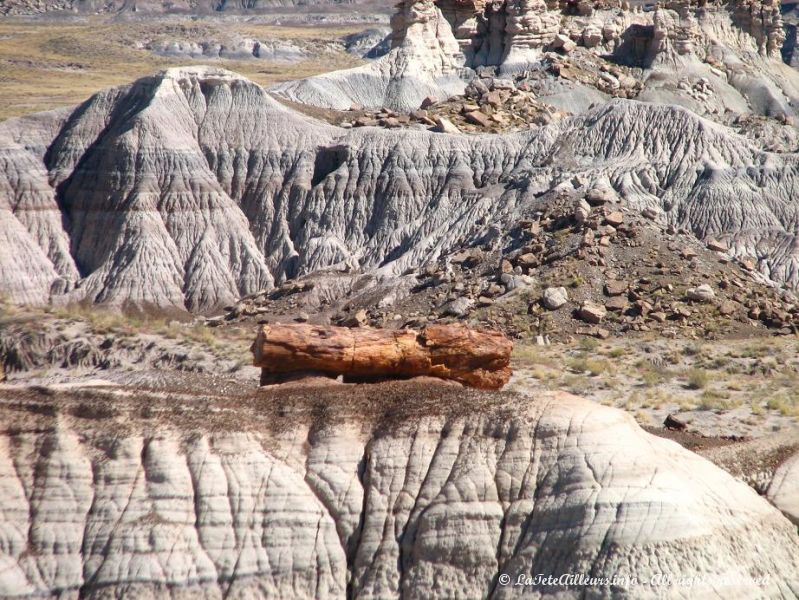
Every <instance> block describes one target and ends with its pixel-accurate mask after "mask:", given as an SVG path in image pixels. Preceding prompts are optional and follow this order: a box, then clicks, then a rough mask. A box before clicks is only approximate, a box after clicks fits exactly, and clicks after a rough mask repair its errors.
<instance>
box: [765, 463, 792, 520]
mask: <svg viewBox="0 0 799 600" xmlns="http://www.w3.org/2000/svg"><path fill="white" fill-rule="evenodd" d="M766 497H767V498H768V499H769V500H770V501H771V503H772V504H774V506H776V507H777V508H779V509H780V510H781V511H782V512H783V513H785V515H786V516H787V517H788V518H789V519H791V521H793V522H794V523H795V524H796V525H797V526H799V452H797V453H795V454H794V455H793V456H792V457H791V458H789V459H788V460H786V461H785V462H784V463H783V464H782V465H780V467H779V468H778V469H777V471H776V472H775V473H774V477H773V479H772V480H771V483H770V485H769V487H768V490H766Z"/></svg>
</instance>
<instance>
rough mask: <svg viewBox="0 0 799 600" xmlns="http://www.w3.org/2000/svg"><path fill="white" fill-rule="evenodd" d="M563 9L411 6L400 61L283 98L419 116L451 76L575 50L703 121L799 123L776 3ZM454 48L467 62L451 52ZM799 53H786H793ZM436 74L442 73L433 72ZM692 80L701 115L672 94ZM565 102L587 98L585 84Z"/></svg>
mask: <svg viewBox="0 0 799 600" xmlns="http://www.w3.org/2000/svg"><path fill="white" fill-rule="evenodd" d="M560 4H561V5H559V4H558V3H557V2H554V3H549V4H548V3H545V2H544V1H543V0H508V1H505V2H501V1H494V2H453V1H451V0H438V2H434V1H433V0H406V1H405V2H403V3H402V4H400V5H399V8H398V10H399V12H398V13H397V16H396V18H395V19H394V22H393V30H394V39H395V48H394V50H393V52H392V53H390V54H389V55H387V56H385V57H383V58H382V59H381V60H380V61H378V62H377V63H375V64H372V65H368V66H365V67H360V68H358V69H351V70H346V71H339V72H335V73H332V74H324V75H319V76H314V77H310V78H308V79H304V80H301V81H298V82H290V83H287V84H281V85H279V86H277V87H276V88H275V92H276V93H278V94H282V95H284V96H286V97H287V98H289V99H291V100H294V101H297V102H304V103H308V104H316V105H321V106H327V107H331V108H339V109H346V108H348V107H349V106H350V105H351V104H352V103H353V102H355V103H357V104H361V105H364V106H367V107H370V108H377V107H380V106H387V107H389V108H392V109H396V110H414V109H416V108H418V106H419V102H420V101H421V100H422V99H423V98H424V97H425V96H428V95H433V96H437V97H439V98H441V97H448V96H450V95H451V94H454V93H459V92H460V90H462V89H463V87H462V85H459V83H458V81H459V80H458V78H457V77H454V78H453V76H454V75H457V74H460V78H461V80H466V81H468V80H469V79H471V78H473V77H474V70H473V69H479V67H483V66H491V67H496V68H498V70H499V71H500V72H501V73H503V74H505V75H512V74H517V73H523V72H525V71H526V70H529V69H533V70H536V69H539V70H540V69H542V68H545V67H546V64H545V61H544V62H542V59H543V58H544V56H543V55H544V53H545V51H547V50H550V51H551V50H558V51H565V52H567V53H568V52H571V50H572V49H573V48H574V47H576V46H578V45H579V46H583V47H585V48H587V49H590V50H591V51H592V52H594V53H595V54H596V55H597V56H599V57H602V56H607V55H613V57H614V61H615V62H620V63H622V64H632V65H636V66H639V67H643V68H644V69H645V71H644V72H643V80H644V83H645V87H647V88H650V89H648V90H645V93H644V94H642V96H641V98H642V99H646V100H649V101H666V102H675V101H676V102H677V103H680V104H684V105H686V106H688V108H691V109H692V110H697V111H698V112H700V113H702V114H705V113H707V114H712V113H716V112H718V113H719V114H721V113H723V112H724V111H725V110H731V111H733V112H746V111H748V110H753V111H754V112H755V113H758V114H767V115H776V114H785V115H794V114H795V111H794V110H793V108H792V102H785V101H784V98H781V94H784V95H787V96H788V97H789V98H794V97H795V95H796V92H797V88H799V77H797V75H796V73H795V72H792V71H790V70H788V69H786V68H785V65H784V64H782V61H781V55H782V53H784V52H786V49H785V48H783V45H784V43H785V41H786V34H785V32H784V30H783V20H782V16H781V14H780V3H779V0H765V1H760V0H752V1H750V0H736V1H734V2H729V3H721V2H709V3H706V2H701V3H698V2H695V1H693V0H673V1H670V2H665V3H658V5H657V7H656V9H655V10H654V11H653V12H648V13H642V12H640V11H635V10H619V8H618V7H614V6H613V5H612V4H607V3H587V2H580V3H577V2H563V3H560ZM628 9H629V7H628ZM416 14H420V15H421V14H423V15H426V16H425V17H424V21H425V22H427V23H430V24H431V25H430V26H428V27H426V28H424V29H421V28H419V27H412V26H411V25H412V24H414V23H417V22H418V21H417V20H415V19H413V18H411V19H409V18H408V15H416ZM794 43H795V41H792V42H791V44H794ZM417 44H422V45H424V46H429V47H431V48H436V49H437V51H436V55H439V54H440V55H441V56H445V57H446V59H445V60H444V61H443V63H442V61H441V60H433V61H432V62H431V61H430V60H428V57H429V56H430V55H429V53H427V54H421V53H418V52H416V51H415V47H416V45H417ZM455 47H459V48H460V53H455V52H453V49H454V48H455ZM441 49H448V50H443V52H441V51H439V50H441ZM791 53H792V49H791V48H788V49H787V53H786V54H787V55H790V54H791ZM442 64H445V65H446V68H442V67H441V65H442ZM430 65H435V67H436V69H437V70H436V71H431V70H430ZM711 66H712V67H713V69H715V70H711V68H710V67H711ZM417 71H418V72H421V73H425V78H424V80H423V81H417V80H416V79H415V78H413V77H408V76H406V74H407V73H414V72H417ZM366 78H368V79H369V80H370V81H371V83H372V86H373V89H371V90H370V91H369V93H363V92H361V93H358V94H354V93H353V89H354V87H357V85H358V82H364V81H366ZM686 78H688V79H701V78H708V79H710V80H711V83H712V87H713V91H714V92H715V93H716V95H717V97H716V98H714V99H713V101H712V102H709V103H706V104H707V106H705V107H704V109H702V105H701V103H698V104H694V103H691V102H690V101H686V99H685V98H684V96H685V94H681V93H674V90H673V87H674V86H676V85H677V84H678V82H679V81H680V80H682V79H686ZM647 80H649V81H648V85H646V84H647ZM375 86H376V87H375ZM568 93H572V94H577V95H580V96H585V95H586V94H590V92H587V91H586V90H584V89H582V87H581V86H573V87H572V88H571V89H570V90H569V92H568ZM555 95H556V96H557V94H555ZM588 97H592V98H593V99H591V100H590V101H589V100H586V101H585V102H583V103H582V104H585V105H588V104H591V102H595V101H596V99H597V98H596V94H595V93H594V94H592V95H590V96H588ZM588 97H587V98H588ZM764 98H765V100H764ZM579 104H581V103H574V105H575V106H578V105H579Z"/></svg>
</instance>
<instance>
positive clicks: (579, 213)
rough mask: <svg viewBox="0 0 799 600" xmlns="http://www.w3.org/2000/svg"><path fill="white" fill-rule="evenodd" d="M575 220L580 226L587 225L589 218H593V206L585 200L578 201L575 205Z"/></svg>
mask: <svg viewBox="0 0 799 600" xmlns="http://www.w3.org/2000/svg"><path fill="white" fill-rule="evenodd" d="M573 216H574V220H575V221H577V223H579V224H580V225H582V224H583V223H585V222H586V221H587V220H588V217H589V216H591V205H590V204H588V202H586V201H585V200H582V199H581V200H578V201H577V202H575V204H574V215H573Z"/></svg>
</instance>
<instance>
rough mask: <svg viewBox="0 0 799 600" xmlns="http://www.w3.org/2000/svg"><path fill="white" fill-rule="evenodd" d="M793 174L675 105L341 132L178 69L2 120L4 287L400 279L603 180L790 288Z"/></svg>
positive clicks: (160, 290)
mask: <svg viewBox="0 0 799 600" xmlns="http://www.w3.org/2000/svg"><path fill="white" fill-rule="evenodd" d="M575 175H579V177H578V178H575ZM796 179H797V155H795V154H772V153H767V152H763V151H761V150H758V149H757V148H755V147H754V146H753V145H752V143H750V142H749V141H747V140H746V139H745V138H743V137H741V136H738V135H736V134H735V133H734V132H732V131H731V130H730V129H727V128H725V127H723V126H720V125H717V124H715V123H713V122H711V121H707V120H704V119H702V118H700V117H698V116H696V115H695V114H693V113H691V112H690V111H688V110H686V109H683V108H680V107H676V106H669V105H656V104H646V103H640V102H635V101H627V100H613V101H610V102H609V103H607V104H605V105H604V106H601V107H599V108H595V109H593V110H592V111H590V112H588V113H585V114H583V115H580V116H575V117H573V118H570V119H565V120H563V121H561V122H558V123H554V124H551V125H548V126H544V127H539V128H536V129H533V130H531V131H529V132H523V133H517V134H511V135H503V136H466V135H445V134H436V133H432V132H427V131H409V130H392V131H387V130H379V129H375V128H369V127H364V128H359V129H354V130H344V129H341V128H337V127H333V126H330V125H326V124H324V123H321V122H319V121H315V120H312V119H310V118H308V117H305V116H302V115H299V114H297V113H295V112H293V111H291V110H289V109H287V108H284V107H282V106H281V105H279V104H278V103H277V102H276V101H274V100H273V99H271V98H270V97H269V96H268V95H267V94H266V92H264V91H263V90H262V89H261V88H259V87H258V86H257V85H255V84H253V83H251V82H249V81H247V80H246V79H243V78H241V77H239V76H236V75H235V74H232V73H230V72H226V71H220V70H215V69H211V68H207V67H195V68H187V69H174V70H170V71H166V72H164V73H161V74H159V75H157V76H154V77H149V78H145V79H142V80H140V81H138V82H136V83H135V84H133V85H132V86H129V87H123V88H117V89H112V90H108V91H105V92H101V93H99V94H97V95H95V96H94V97H92V98H91V99H90V100H88V101H87V102H86V103H84V104H82V105H81V106H79V107H78V108H76V109H72V110H62V111H55V112H51V113H43V114H38V115H34V116H31V117H24V118H20V119H12V120H8V121H5V122H3V123H0V223H1V224H2V226H0V240H1V241H0V289H2V291H3V293H4V294H5V295H6V296H8V297H9V298H10V299H11V300H14V301H17V302H21V303H30V304H43V303H47V302H56V303H61V302H66V301H69V300H83V299H86V300H90V301H93V302H105V303H111V304H123V303H128V304H132V305H135V306H140V307H148V306H158V307H162V308H169V307H175V308H179V309H188V310H192V311H210V310H212V309H214V308H217V307H219V306H222V305H225V304H230V303H232V302H233V301H235V300H236V299H237V298H238V297H240V296H242V295H245V294H248V293H251V292H256V291H259V290H262V289H268V288H269V287H270V286H272V285H273V281H276V280H282V279H284V278H286V277H293V276H295V275H298V274H303V273H308V272H312V271H315V270H318V269H321V268H324V267H331V266H335V267H339V268H362V269H364V270H367V271H368V270H375V271H376V272H377V273H378V274H379V275H380V276H383V275H386V276H393V275H396V274H397V273H401V272H403V271H404V270H406V269H408V268H410V267H418V266H419V265H420V264H422V263H425V262H426V261H429V260H435V259H436V258H437V257H438V256H439V255H441V254H444V253H447V252H448V251H449V250H450V249H452V248H454V247H456V246H457V245H461V244H464V243H476V242H478V241H479V240H481V239H484V238H485V237H486V235H487V234H488V232H489V231H491V230H493V229H494V228H495V227H497V226H499V227H500V229H503V228H506V227H508V226H509V225H510V224H512V223H517V222H518V221H519V220H520V219H522V218H529V217H530V216H531V215H532V214H533V213H534V212H535V210H536V197H537V196H538V195H540V194H542V193H544V192H546V191H547V190H550V189H553V188H554V189H557V190H559V191H561V192H563V193H575V188H576V187H577V188H580V189H582V190H583V191H584V190H585V189H590V188H591V187H592V186H599V187H603V186H611V187H613V188H614V189H615V191H616V192H617V193H618V195H619V196H620V197H621V199H622V202H623V204H624V205H625V206H626V207H628V208H630V209H632V210H642V209H644V208H651V209H654V211H655V214H656V221H657V222H658V223H660V224H661V225H663V226H664V227H665V226H666V225H668V224H673V225H676V226H677V227H685V228H687V229H688V230H690V231H692V232H693V233H694V234H695V235H697V236H698V237H699V238H709V237H714V238H718V239H725V240H726V241H727V242H728V243H729V245H730V248H731V251H730V253H731V254H732V255H733V256H754V257H757V258H758V259H759V264H758V267H757V268H758V270H759V271H760V272H761V273H762V274H763V275H764V276H766V277H769V278H771V279H772V280H774V281H776V282H784V283H787V284H788V285H789V286H796V285H797V284H798V283H799V268H798V267H799V262H798V261H797V249H796V247H797V245H796V237H795V232H794V225H793V223H795V222H796V221H797V218H799V213H798V212H797V204H796V203H795V202H793V196H794V191H793V190H794V188H795V185H796ZM731 198H735V202H731V201H730V199H731Z"/></svg>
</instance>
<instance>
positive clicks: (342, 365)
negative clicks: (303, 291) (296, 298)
mask: <svg viewBox="0 0 799 600" xmlns="http://www.w3.org/2000/svg"><path fill="white" fill-rule="evenodd" d="M512 349H513V343H512V342H511V341H510V340H509V339H508V338H507V337H505V335H504V334H503V333H501V332H499V331H485V330H476V329H470V328H468V327H465V326H463V325H431V326H430V327H426V328H425V329H423V330H422V331H414V330H411V329H402V330H388V329H372V328H368V327H361V328H357V329H350V328H347V327H326V326H317V325H307V324H297V325H279V324H272V325H263V326H262V327H261V329H260V330H259V331H258V336H257V338H256V339H255V343H254V344H253V346H252V352H253V356H254V361H253V364H254V365H255V366H256V367H261V373H262V376H261V382H262V383H265V382H266V381H270V380H274V379H273V376H277V378H280V376H282V375H286V374H292V373H298V372H306V373H316V374H326V375H329V376H332V377H336V376H338V375H343V376H344V377H345V378H346V379H349V380H377V379H391V378H400V379H401V378H407V377H415V376H420V375H429V376H433V377H439V378H441V379H451V380H454V381H458V382H460V383H463V384H465V385H468V386H471V387H476V388H481V389H489V390H496V389H499V388H501V387H502V386H503V385H505V384H506V383H507V382H508V379H510V376H511V369H510V367H509V363H510V353H511V350H512Z"/></svg>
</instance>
